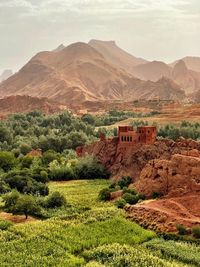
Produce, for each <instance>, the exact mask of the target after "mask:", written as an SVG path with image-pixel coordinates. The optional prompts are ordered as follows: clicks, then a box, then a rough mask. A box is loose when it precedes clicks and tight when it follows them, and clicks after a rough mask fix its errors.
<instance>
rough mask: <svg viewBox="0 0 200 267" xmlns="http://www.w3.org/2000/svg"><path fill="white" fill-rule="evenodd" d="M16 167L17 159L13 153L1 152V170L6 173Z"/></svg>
mask: <svg viewBox="0 0 200 267" xmlns="http://www.w3.org/2000/svg"><path fill="white" fill-rule="evenodd" d="M15 165H16V159H15V157H14V154H13V153H12V152H6V151H1V152H0V169H3V170H4V171H5V172H7V171H9V170H11V169H12V168H13V167H14V166H15Z"/></svg>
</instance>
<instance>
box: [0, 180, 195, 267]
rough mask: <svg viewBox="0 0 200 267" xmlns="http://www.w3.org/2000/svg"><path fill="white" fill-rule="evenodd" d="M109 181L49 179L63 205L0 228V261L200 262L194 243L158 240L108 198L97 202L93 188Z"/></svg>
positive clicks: (90, 266)
mask: <svg viewBox="0 0 200 267" xmlns="http://www.w3.org/2000/svg"><path fill="white" fill-rule="evenodd" d="M109 183H110V182H109V181H107V180H95V181H94V180H90V181H88V180H83V181H70V182H60V183H50V184H49V188H50V191H51V192H53V191H60V192H62V193H63V194H64V195H65V197H66V199H67V202H68V205H67V206H66V207H64V208H61V209H58V210H56V211H50V210H49V211H48V213H49V217H51V218H50V219H47V220H43V221H41V220H36V221H34V222H29V223H26V224H17V225H14V226H11V227H10V228H9V229H8V230H6V231H1V230H0V266H17V267H18V266H19V267H20V266H66V267H72V266H87V267H95V266H96V267H98V266H99V267H100V266H101V267H103V266H110V267H135V266H136V267H137V266H138V267H143V266H144V267H157V266H158V267H159V266H163V267H164V266H200V259H199V255H200V250H199V248H198V247H197V246H195V245H188V244H185V243H180V242H174V241H164V240H162V239H159V238H158V237H157V236H156V234H155V233H154V232H151V231H148V230H145V229H143V228H141V227H140V226H138V225H137V224H135V223H133V222H130V221H128V220H127V219H126V218H125V214H124V213H123V212H122V211H121V210H118V209H117V208H116V207H115V206H114V205H113V203H102V202H99V201H98V199H97V197H98V192H99V191H100V190H101V189H102V188H104V187H106V186H108V185H109ZM186 251H187V253H185V252H186ZM181 252H182V253H181Z"/></svg>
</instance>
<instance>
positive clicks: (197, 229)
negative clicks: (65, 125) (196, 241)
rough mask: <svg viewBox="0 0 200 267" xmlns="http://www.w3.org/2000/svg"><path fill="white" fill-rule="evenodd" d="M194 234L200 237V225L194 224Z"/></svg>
mask: <svg viewBox="0 0 200 267" xmlns="http://www.w3.org/2000/svg"><path fill="white" fill-rule="evenodd" d="M192 234H193V236H194V237H195V238H200V226H194V227H193V228H192Z"/></svg>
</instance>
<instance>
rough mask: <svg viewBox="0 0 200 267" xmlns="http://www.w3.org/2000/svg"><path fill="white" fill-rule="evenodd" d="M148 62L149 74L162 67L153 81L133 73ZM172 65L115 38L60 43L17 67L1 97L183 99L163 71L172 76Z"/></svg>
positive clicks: (80, 100)
mask: <svg viewBox="0 0 200 267" xmlns="http://www.w3.org/2000/svg"><path fill="white" fill-rule="evenodd" d="M155 64H156V67H155V68H154V65H155ZM149 66H150V67H149ZM161 66H162V68H161ZM166 66H167V67H166ZM145 67H146V70H145V71H146V73H147V74H148V69H149V68H150V69H151V72H152V73H151V75H154V73H158V72H159V73H158V74H156V75H157V76H156V75H155V76H153V81H151V79H149V78H148V79H147V80H150V81H145V75H144V79H143V80H141V79H139V78H138V77H137V76H135V75H133V73H134V71H135V69H140V74H141V73H142V75H143V74H144V73H145V72H143V69H145ZM171 69H172V68H171V67H170V66H168V65H166V64H165V63H162V62H147V61H146V60H144V59H141V58H137V57H134V56H132V55H130V54H129V53H127V52H125V51H124V50H122V49H121V48H119V47H118V46H117V45H116V44H115V42H114V41H108V42H105V41H98V40H91V41H90V42H89V43H88V44H87V43H83V42H78V43H74V44H71V45H69V46H67V47H65V46H64V45H60V46H59V47H58V48H57V49H55V50H53V51H44V52H40V53H38V54H37V55H35V56H34V57H33V58H32V59H31V60H30V61H29V62H28V63H27V64H26V65H25V66H24V67H23V68H22V69H21V70H20V71H19V72H18V73H16V74H14V75H13V76H11V77H10V78H9V79H8V80H6V81H4V83H2V84H0V98H2V97H7V96H12V95H21V96H23V95H27V96H31V97H37V98H38V97H39V98H48V99H51V100H53V101H56V102H59V103H61V104H63V105H69V104H71V103H74V104H80V103H83V102H85V101H99V100H100V101H102V100H123V101H131V100H136V99H155V98H156V99H164V100H172V99H173V100H177V101H181V100H183V99H184V98H185V92H184V91H183V90H182V87H181V86H179V85H177V84H176V83H175V82H174V81H172V80H170V78H171V77H166V78H165V77H163V76H169V75H168V70H169V71H170V72H171ZM163 73H164V75H163ZM150 78H151V77H150ZM156 78H158V79H156Z"/></svg>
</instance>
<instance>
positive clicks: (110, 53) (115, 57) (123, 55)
mask: <svg viewBox="0 0 200 267" xmlns="http://www.w3.org/2000/svg"><path fill="white" fill-rule="evenodd" d="M88 44H89V45H90V46H92V47H94V48H95V49H96V50H97V51H99V52H100V53H101V54H102V55H103V56H104V57H105V58H106V59H107V61H108V62H110V63H111V64H113V65H115V66H117V67H118V68H121V69H124V70H125V71H127V72H129V73H132V74H133V68H134V67H135V66H136V65H139V64H144V63H146V62H147V61H146V60H145V59H142V58H138V57H134V56H133V55H131V54H129V53H127V52H126V51H124V50H123V49H121V48H119V47H118V46H117V45H116V43H115V41H100V40H91V41H90V42H89V43H88Z"/></svg>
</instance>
